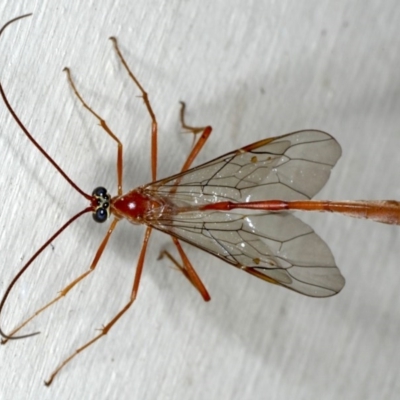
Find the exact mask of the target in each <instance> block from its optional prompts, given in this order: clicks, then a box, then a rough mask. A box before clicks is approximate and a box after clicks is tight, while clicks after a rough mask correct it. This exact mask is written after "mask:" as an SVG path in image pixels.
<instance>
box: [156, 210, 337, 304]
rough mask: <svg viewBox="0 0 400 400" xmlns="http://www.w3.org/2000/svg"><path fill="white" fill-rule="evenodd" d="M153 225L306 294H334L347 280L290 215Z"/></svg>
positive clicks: (202, 217)
mask: <svg viewBox="0 0 400 400" xmlns="http://www.w3.org/2000/svg"><path fill="white" fill-rule="evenodd" d="M152 225H153V224H152ZM153 226H154V228H156V229H159V230H161V231H164V232H167V233H169V234H172V235H174V236H176V237H178V238H179V239H181V240H183V241H185V242H187V243H190V244H193V245H195V246H197V247H199V248H201V249H203V250H205V251H207V252H209V253H211V254H213V255H215V256H217V257H219V258H221V259H223V260H224V261H226V262H228V263H230V264H232V265H234V266H235V267H238V268H241V269H243V270H245V271H246V272H249V273H251V274H253V275H255V276H257V277H259V278H261V279H264V280H267V281H269V282H271V280H272V283H277V284H280V285H282V286H284V287H287V288H288V289H292V290H294V291H296V292H299V293H302V294H305V295H308V296H313V297H327V296H332V295H334V294H336V293H338V292H339V291H340V290H341V289H342V287H343V286H344V283H345V281H344V278H343V276H342V275H341V274H340V271H339V269H338V268H337V267H336V264H335V260H334V258H333V255H332V253H331V251H330V250H329V247H328V246H327V245H326V244H325V242H324V241H323V240H322V239H321V238H320V237H319V236H318V235H317V234H316V233H315V232H314V231H313V230H312V228H311V227H309V226H308V225H307V224H305V223H304V222H302V221H301V220H300V219H298V218H296V217H295V216H294V215H292V214H290V213H286V212H285V213H252V214H239V213H231V212H229V213H220V212H215V211H213V212H210V211H207V212H202V213H199V212H187V213H182V214H179V215H177V216H175V217H174V218H173V219H172V220H163V219H161V220H158V223H157V224H154V225H153Z"/></svg>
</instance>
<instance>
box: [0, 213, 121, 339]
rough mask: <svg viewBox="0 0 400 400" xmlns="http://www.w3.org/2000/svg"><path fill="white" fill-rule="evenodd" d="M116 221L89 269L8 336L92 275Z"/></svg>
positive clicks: (114, 221) (115, 221)
mask: <svg viewBox="0 0 400 400" xmlns="http://www.w3.org/2000/svg"><path fill="white" fill-rule="evenodd" d="M118 221H119V220H118V219H116V218H115V219H114V220H113V222H112V223H111V225H110V228H109V229H108V231H107V233H106V236H105V237H104V239H103V240H102V242H101V244H100V246H99V248H98V249H97V252H96V255H95V256H94V258H93V261H92V263H91V264H90V267H89V269H88V270H87V271H86V272H84V273H83V274H82V275H80V276H78V278H76V279H74V280H73V281H72V282H71V283H69V284H68V285H67V286H66V287H65V288H63V289H62V290H61V291H60V292H59V294H58V296H56V297H55V298H54V299H53V300H51V301H50V302H48V303H47V304H46V305H45V306H43V307H42V308H40V309H39V310H37V311H36V312H35V313H34V314H33V315H32V316H30V317H29V318H28V319H26V320H25V321H24V322H22V323H21V324H20V325H19V326H17V327H16V328H15V329H14V330H13V331H12V332H11V333H10V334H9V336H14V335H15V334H16V333H17V332H19V331H20V330H21V329H22V328H23V327H24V326H25V325H26V324H28V323H29V322H30V321H32V320H33V319H34V318H35V317H37V316H38V315H39V314H41V313H42V312H43V311H44V310H46V309H47V308H49V307H50V306H52V305H53V304H54V303H57V301H59V300H60V299H62V298H63V297H65V296H66V295H67V293H68V292H69V291H70V290H71V289H72V288H73V287H74V286H75V285H77V284H78V283H79V282H80V281H82V280H83V279H84V278H86V277H87V276H88V275H89V274H90V273H92V272H93V271H94V270H95V268H96V266H97V263H98V262H99V260H100V257H101V256H102V254H103V251H104V249H105V247H106V246H107V243H108V240H109V239H110V236H111V234H112V233H113V231H114V229H115V227H116V225H117V223H118ZM7 342H8V339H2V341H1V344H6V343H7Z"/></svg>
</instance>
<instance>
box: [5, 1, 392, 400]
mask: <svg viewBox="0 0 400 400" xmlns="http://www.w3.org/2000/svg"><path fill="white" fill-rule="evenodd" d="M17 3H18V4H17ZM26 12H33V13H34V15H33V17H32V18H30V19H26V20H24V21H21V22H18V23H17V24H15V25H14V26H12V27H10V28H9V29H8V30H7V31H6V32H5V34H4V36H3V37H2V38H1V43H0V52H1V57H0V60H1V80H2V82H3V84H4V87H5V89H6V91H7V93H8V96H9V98H10V101H11V102H12V104H13V105H14V106H15V108H16V110H17V112H18V115H19V116H20V117H21V119H22V120H23V121H24V122H25V123H26V126H27V127H28V128H29V130H30V131H31V132H32V134H33V135H34V136H35V138H36V139H37V140H38V141H39V142H40V143H41V144H42V145H43V147H44V148H46V150H47V151H48V152H49V153H50V154H52V155H53V156H54V158H55V159H56V160H57V161H58V162H59V164H60V165H61V166H62V167H63V168H64V169H65V170H66V171H67V173H68V174H69V175H70V176H71V177H72V179H74V181H76V182H77V183H78V184H79V185H80V187H82V188H83V189H84V190H86V191H88V192H91V190H92V189H93V187H95V186H96V185H99V184H104V185H106V186H107V187H109V188H110V190H111V191H113V192H115V157H116V148H115V146H114V144H113V143H112V142H111V141H110V140H109V139H108V138H107V137H106V136H105V135H104V134H103V132H102V131H101V129H100V128H98V127H96V121H95V120H94V119H93V118H92V117H91V116H90V115H89V114H88V113H87V112H85V111H84V110H83V109H82V107H80V105H79V104H78V102H77V101H76V99H75V97H74V96H73V94H72V93H71V90H70V89H69V87H68V85H67V83H66V78H65V75H64V74H63V73H62V69H63V67H64V66H69V67H70V68H71V69H72V72H73V75H74V77H75V79H76V82H77V84H78V86H79V88H80V90H81V91H82V94H83V95H84V96H85V98H86V99H87V101H88V102H89V103H90V104H91V105H92V106H93V107H94V108H95V109H96V110H97V111H98V112H99V113H100V114H101V115H102V116H103V117H104V118H105V119H107V121H108V122H109V124H110V126H111V127H112V129H113V130H114V132H116V133H117V134H118V135H119V137H120V138H121V140H122V141H123V142H124V145H125V174H124V177H125V181H124V186H125V189H129V188H132V187H134V186H137V185H140V184H143V183H147V182H148V181H149V180H150V168H149V165H150V164H149V137H150V136H149V133H150V124H149V118H148V115H147V114H146V111H145V109H144V107H143V105H142V102H141V101H140V99H138V98H136V97H135V96H136V95H137V94H138V91H137V90H136V88H135V87H134V86H133V85H132V84H131V82H130V81H129V79H128V78H127V76H126V74H125V72H124V71H123V70H122V68H121V66H120V65H119V64H118V62H117V59H116V57H115V54H114V52H113V50H112V46H111V43H110V42H109V41H108V40H107V38H108V37H109V36H111V35H115V36H117V37H118V38H119V41H120V44H121V47H122V49H123V51H124V54H125V55H126V58H127V59H128V61H129V64H130V65H131V67H132V69H133V70H134V71H135V73H136V74H137V76H138V77H139V79H140V81H141V82H142V84H143V85H144V86H145V88H146V89H147V90H148V92H149V94H150V96H151V101H152V104H153V106H154V110H155V112H156V114H157V117H158V121H159V126H160V136H159V144H160V146H159V153H160V158H159V165H160V168H159V176H160V177H162V176H167V175H170V174H172V173H174V172H176V171H177V170H178V168H179V167H180V165H181V163H182V162H183V160H184V158H185V154H186V153H187V151H188V149H189V147H190V144H191V139H190V138H186V137H182V136H181V135H180V133H179V131H180V129H179V121H178V101H179V100H185V101H186V102H187V104H188V119H189V121H190V122H191V123H193V124H208V123H209V124H212V125H213V127H214V133H213V136H212V137H211V139H210V140H209V143H208V145H207V146H206V148H205V149H204V151H203V153H202V154H201V155H200V156H199V162H203V161H206V160H208V159H211V158H213V157H215V156H217V155H219V154H221V153H223V152H226V151H228V150H232V149H235V148H238V147H240V146H242V145H245V144H248V143H251V142H253V141H256V140H259V139H262V138H264V137H268V136H275V135H280V134H283V133H287V132H291V131H294V130H299V129H305V128H317V129H323V130H325V131H327V132H330V133H331V134H332V135H334V136H335V137H336V138H337V140H338V141H339V142H340V143H341V145H342V147H343V156H342V159H341V160H339V162H338V165H337V166H336V168H335V169H334V171H333V174H332V176H331V179H330V181H329V182H328V184H327V186H326V188H324V189H323V191H322V192H321V193H320V194H319V195H318V198H332V199H346V198H347V199H360V198H371V199H378V198H389V199H390V198H397V199H399V198H400V188H399V174H398V170H399V163H400V159H399V157H398V152H399V148H400V73H399V65H400V50H399V49H400V24H399V21H400V5H399V2H398V1H396V0H390V1H378V0H369V1H352V2H348V1H338V2H333V1H328V0H319V1H314V0H311V1H310V0H307V1H305V0H301V1H290V0H282V1H279V2H274V1H266V0H265V1H263V0H258V1H257V0H254V1H246V2H243V1H236V0H234V1H228V0H226V1H218V2H215V1H204V0H203V1H196V0H193V1H178V0H174V1H168V2H165V1H151V2H149V1H143V0H137V1H135V2H132V1H127V0H119V1H118V0H117V1H116V0H113V1H109V0H101V1H98V2H86V5H82V2H78V1H66V0H61V1H41V2H32V1H19V2H13V4H12V5H11V3H10V2H7V4H6V2H3V3H1V5H0V16H1V21H0V23H1V24H3V23H5V22H6V21H8V20H9V19H11V18H13V17H15V16H18V15H20V14H23V13H26ZM0 121H1V123H0V154H1V157H2V166H1V174H0V187H1V191H0V204H1V211H0V213H1V218H0V224H1V229H0V248H1V275H0V289H1V292H3V291H4V288H5V286H6V285H7V284H8V282H9V281H10V280H11V279H12V277H13V276H14V274H15V273H16V272H17V271H18V270H19V268H21V266H22V265H23V264H24V263H25V262H26V260H27V259H28V258H29V257H30V255H31V254H32V253H33V252H34V250H35V249H37V248H38V247H39V246H40V245H41V244H42V243H43V242H44V240H45V239H46V238H47V237H49V236H50V235H51V233H52V232H54V231H55V230H56V228H57V227H59V226H60V225H61V224H62V223H63V222H64V221H65V220H66V219H67V218H68V217H69V216H71V215H73V214H74V213H75V212H77V211H78V210H79V209H81V208H83V207H84V206H86V202H85V201H84V200H83V199H81V198H80V196H79V195H77V194H76V193H75V192H74V191H73V190H71V189H70V187H69V186H68V185H67V184H66V183H65V182H64V181H63V179H62V178H61V177H60V176H59V175H58V174H57V173H56V172H55V171H54V170H53V169H52V167H51V166H50V165H49V164H48V163H47V162H46V161H45V160H44V159H43V157H42V156H41V155H40V154H39V153H38V151H37V150H35V149H34V148H33V147H32V145H31V144H30V143H29V142H28V141H27V139H26V138H25V137H24V136H23V135H22V133H21V131H20V130H19V129H18V127H17V126H16V124H15V123H14V121H13V120H12V118H11V117H10V116H9V114H8V113H7V111H6V109H5V107H4V106H1V107H0ZM303 219H305V220H306V221H307V222H309V223H311V225H312V226H313V227H314V228H315V230H316V231H317V232H318V233H319V234H320V235H321V237H322V238H324V239H325V240H326V242H327V243H328V244H329V246H330V247H331V249H332V251H333V253H334V255H335V257H336V260H337V264H338V265H339V267H340V268H341V270H342V273H343V275H344V276H345V277H346V280H347V284H346V286H345V288H344V290H343V291H342V292H341V293H340V294H339V295H338V296H336V297H333V298H330V299H326V300H316V299H311V298H307V297H303V296H300V295H297V294H295V293H291V292H290V291H287V290H284V289H282V288H279V287H273V286H272V285H267V284H266V283H265V282H262V281H259V280H257V279H255V278H253V277H251V276H250V275H247V274H244V273H242V272H241V271H238V270H235V269H233V268H231V267H230V266H228V265H225V264H224V263H222V262H220V261H218V260H216V259H214V258H213V257H211V256H209V255H206V254H203V253H202V252H200V251H197V250H196V249H191V248H188V254H189V256H190V258H191V260H192V261H193V263H194V264H195V266H196V267H197V270H198V273H199V274H200V276H201V277H202V278H203V280H204V282H205V283H206V285H207V287H208V289H209V291H210V293H211V295H212V298H213V299H212V301H211V302H210V303H208V304H207V303H204V302H203V301H202V300H201V298H200V296H198V294H197V292H196V291H194V290H193V288H192V287H191V286H190V285H189V284H188V283H187V282H186V280H185V279H184V277H183V276H181V275H180V274H179V273H177V272H176V271H174V270H173V269H172V268H170V267H169V264H168V262H166V261H160V262H157V261H156V258H157V255H158V253H159V251H160V249H161V248H164V247H167V248H171V249H172V246H171V243H170V240H169V239H168V238H167V237H165V236H163V235H161V234H157V233H156V234H155V235H154V236H153V237H152V241H151V245H150V252H149V255H148V258H147V262H146V267H145V271H144V274H143V277H142V285H141V288H140V293H139V298H138V300H137V303H136V304H135V306H134V307H133V308H132V309H131V310H130V311H129V312H128V313H127V314H126V315H125V317H124V318H123V319H122V320H121V321H120V322H119V323H118V325H116V326H115V328H114V329H113V330H112V331H111V332H110V333H109V335H108V337H106V338H104V339H102V341H101V342H98V343H97V344H95V345H94V346H92V347H91V348H90V349H89V350H87V351H86V352H84V353H83V354H81V355H80V356H79V357H78V358H77V359H76V360H74V361H73V362H72V363H71V364H70V365H68V367H66V368H65V370H63V371H62V373H61V374H60V375H59V376H58V378H57V379H56V380H55V381H54V384H53V386H52V387H51V388H50V389H49V388H46V387H45V386H44V385H43V380H44V379H46V378H47V377H48V376H49V373H50V372H51V371H52V370H53V369H54V368H55V367H56V366H57V365H58V363H59V362H60V360H61V359H63V358H64V357H66V356H67V355H69V354H70V352H71V351H73V350H74V349H75V348H76V347H77V346H79V345H81V344H82V343H84V342H85V341H86V340H88V339H89V338H91V337H92V335H93V334H95V329H96V328H99V327H101V325H102V324H103V323H106V322H107V321H109V319H110V318H111V317H112V316H113V315H114V314H115V313H116V311H117V310H118V309H119V308H120V307H121V306H122V305H123V304H124V303H125V302H126V300H127V299H128V296H129V293H130V290H131V281H132V279H133V273H134V267H135V263H136V260H137V255H138V251H139V248H140V243H141V240H142V239H141V238H142V235H143V232H144V230H143V228H141V227H134V226H130V225H129V224H127V223H123V224H121V226H119V229H118V231H117V232H116V234H115V236H114V237H113V239H112V240H111V242H110V244H109V247H108V249H107V251H106V253H105V255H104V257H103V259H102V261H101V263H100V265H99V267H98V271H96V272H95V274H93V275H92V276H91V277H90V278H88V279H87V281H86V282H84V283H82V284H81V285H80V286H79V287H77V288H75V289H74V290H73V291H72V292H71V293H70V295H69V296H68V297H67V298H66V299H64V300H62V301H61V302H59V304H58V305H57V306H54V307H53V308H52V309H51V310H49V311H48V312H46V313H44V314H43V315H42V316H40V317H39V318H37V320H36V321H35V322H33V323H32V324H31V325H30V326H29V327H27V328H26V331H25V332H26V333H28V331H29V332H30V331H32V330H33V331H34V330H35V329H36V330H37V329H39V330H41V332H42V334H41V335H39V336H37V337H35V338H32V339H28V340H22V341H15V342H12V343H9V344H8V345H7V346H4V347H1V348H0V352H1V355H0V360H1V361H0V398H1V399H5V400H8V399H25V398H32V399H39V398H40V399H55V398H57V399H73V398H85V399H205V398H207V399H338V398H341V399H377V398H385V399H395V398H397V397H398V393H399V392H400V384H399V380H398V371H399V369H400V361H399V360H400V346H399V340H398V333H399V332H400V297H399V296H398V282H399V279H400V268H399V267H400V266H399V243H400V230H399V228H398V227H391V226H384V225H379V224H374V223H372V222H368V221H358V220H350V219H346V218H343V217H338V216H333V215H322V214H321V215H310V216H305V217H304V218H303ZM106 229H107V228H106V226H101V227H99V226H97V225H95V224H94V223H93V222H92V220H91V217H90V216H88V217H86V218H83V219H82V220H81V221H80V222H78V223H76V224H75V226H73V227H72V228H70V229H69V230H68V231H67V232H66V233H65V234H63V235H62V236H61V237H60V238H59V239H58V240H56V241H55V242H54V249H53V250H52V249H47V250H46V251H45V252H44V254H43V255H42V256H41V258H40V259H39V260H38V261H37V262H36V263H35V264H34V266H33V267H32V268H31V270H30V271H29V272H28V273H27V274H26V275H25V276H24V278H23V279H22V280H21V282H20V283H19V284H18V286H17V287H16V288H15V290H14V291H13V293H12V296H11V299H10V303H8V305H7V307H6V310H5V313H4V314H3V315H2V316H1V323H2V326H3V327H4V329H5V330H6V331H9V330H10V329H11V327H13V326H14V325H15V324H17V323H18V322H20V321H21V320H22V319H23V318H25V317H27V316H28V315H30V313H31V312H32V311H34V310H35V309H37V307H39V306H40V305H42V304H44V303H45V301H46V300H49V299H51V298H52V297H53V296H54V295H55V294H56V293H57V291H58V290H60V289H61V288H62V287H63V285H65V284H67V283H68V282H69V281H70V280H71V279H73V278H74V277H76V276H77V275H78V274H79V273H81V272H83V271H84V270H85V268H87V266H88V265H89V263H90V261H91V257H92V256H93V254H94V252H95V249H96V246H98V243H99V242H100V241H101V238H102V236H103V235H104V233H105V231H106Z"/></svg>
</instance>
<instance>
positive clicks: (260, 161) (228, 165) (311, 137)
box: [145, 130, 341, 204]
mask: <svg viewBox="0 0 400 400" xmlns="http://www.w3.org/2000/svg"><path fill="white" fill-rule="evenodd" d="M340 155H341V149H340V146H339V144H338V143H337V142H336V140H335V139H334V138H332V136H330V135H329V134H327V133H325V132H321V131H316V130H307V131H299V132H294V133H290V134H287V135H283V136H279V137H275V138H269V139H265V140H261V141H259V142H256V143H253V144H251V145H248V146H246V147H243V148H242V149H239V150H236V151H233V152H230V153H227V154H225V155H223V156H221V157H218V158H216V159H214V160H212V161H209V162H207V163H205V164H202V165H199V166H198V167H195V168H192V169H190V170H188V171H186V172H183V173H181V174H178V175H175V176H172V177H170V178H167V179H163V180H160V181H158V182H155V183H152V184H150V185H148V186H146V187H145V190H147V191H150V192H154V191H156V192H158V193H159V194H161V195H165V196H167V195H168V197H170V198H171V201H174V198H175V199H176V201H179V200H182V201H186V202H188V203H192V204H206V203H214V202H217V201H227V200H229V201H233V202H250V201H257V200H271V199H279V200H286V201H289V200H302V199H310V198H311V197H313V196H314V195H315V194H316V193H317V192H318V191H319V190H320V189H321V188H322V187H323V186H324V184H325V183H326V181H327V180H328V178H329V175H330V171H331V169H332V167H333V166H334V165H335V164H336V161H337V160H338V159H339V157H340Z"/></svg>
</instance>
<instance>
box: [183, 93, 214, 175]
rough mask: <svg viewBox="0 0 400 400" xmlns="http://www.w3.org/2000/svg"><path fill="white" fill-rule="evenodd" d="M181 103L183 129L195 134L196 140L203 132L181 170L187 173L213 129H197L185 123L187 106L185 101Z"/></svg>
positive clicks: (207, 127) (209, 127)
mask: <svg viewBox="0 0 400 400" xmlns="http://www.w3.org/2000/svg"><path fill="white" fill-rule="evenodd" d="M180 103H181V110H180V114H179V115H180V120H181V125H182V128H183V129H186V130H188V131H190V132H192V133H193V134H194V140H195V138H196V135H197V134H198V133H200V132H202V134H201V136H200V138H199V140H198V141H197V142H193V147H192V150H191V152H190V153H189V156H188V157H187V159H186V161H185V163H184V164H183V166H182V168H181V172H185V171H187V170H188V169H189V168H190V166H191V165H192V163H193V161H194V160H195V158H196V157H197V155H198V154H199V153H200V151H201V149H202V148H203V146H204V145H205V144H206V141H207V139H208V138H209V136H210V134H211V131H212V128H211V126H204V127H195V126H190V125H187V124H186V122H185V110H186V104H185V103H184V102H183V101H181V102H180Z"/></svg>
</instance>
